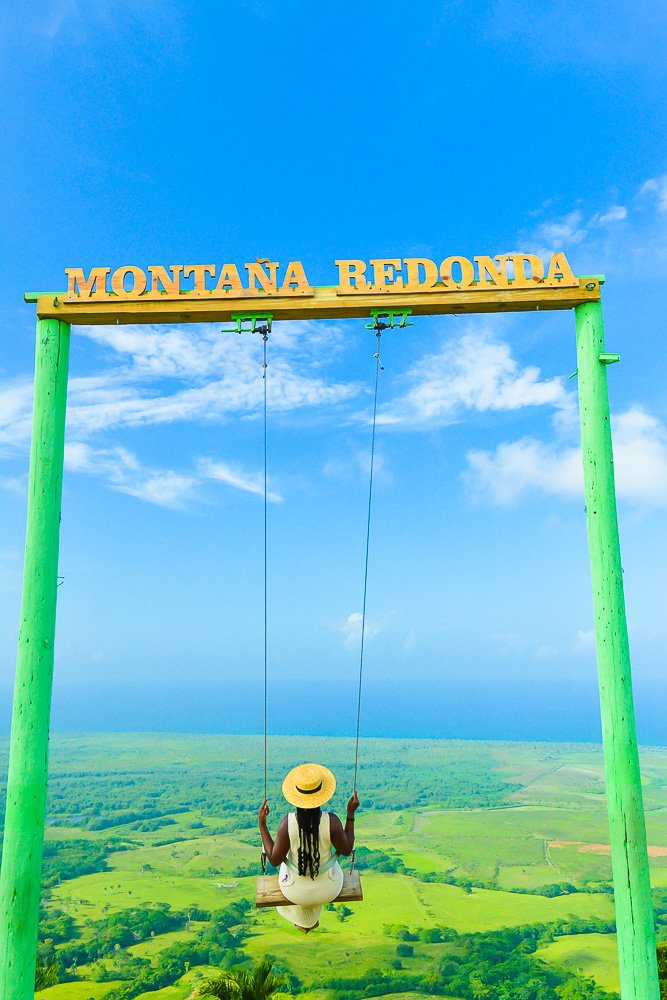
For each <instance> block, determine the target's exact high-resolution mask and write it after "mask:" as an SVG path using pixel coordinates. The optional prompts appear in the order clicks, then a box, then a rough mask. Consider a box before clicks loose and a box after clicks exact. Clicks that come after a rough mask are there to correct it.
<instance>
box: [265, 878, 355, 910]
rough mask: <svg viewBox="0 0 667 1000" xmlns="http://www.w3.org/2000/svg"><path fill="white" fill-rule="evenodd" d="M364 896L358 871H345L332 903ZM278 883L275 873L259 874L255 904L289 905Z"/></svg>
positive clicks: (344, 901)
mask: <svg viewBox="0 0 667 1000" xmlns="http://www.w3.org/2000/svg"><path fill="white" fill-rule="evenodd" d="M363 898H364V894H363V891H362V888H361V879H360V877H359V872H358V871H356V870H355V871H351V872H345V875H344V877H343V888H342V889H341V890H340V893H339V894H338V896H336V898H335V899H334V900H333V902H334V903H359V902H361V900H362V899H363ZM291 905H292V903H291V902H290V900H289V899H286V898H285V897H284V896H283V894H282V892H281V891H280V887H279V885H278V876H277V875H260V876H259V878H258V879H257V897H256V899H255V906H256V907H257V908H258V909H262V908H263V907H266V906H291Z"/></svg>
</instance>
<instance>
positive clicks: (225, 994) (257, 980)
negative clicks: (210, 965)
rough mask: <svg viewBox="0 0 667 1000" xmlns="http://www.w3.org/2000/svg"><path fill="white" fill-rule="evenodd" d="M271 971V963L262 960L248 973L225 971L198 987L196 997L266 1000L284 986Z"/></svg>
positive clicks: (219, 999)
mask: <svg viewBox="0 0 667 1000" xmlns="http://www.w3.org/2000/svg"><path fill="white" fill-rule="evenodd" d="M272 969H273V963H272V962H270V961H269V960H268V959H263V961H261V962H258V963H257V965H256V966H255V967H254V968H253V969H252V971H250V972H248V971H247V969H229V970H225V971H224V972H220V973H218V975H216V976H214V977H213V979H209V980H208V981H207V982H206V983H204V985H203V986H200V987H199V991H198V994H197V995H198V996H200V997H216V998H217V1000H266V998H267V997H270V996H271V995H272V994H273V993H275V992H276V991H277V990H279V989H280V988H281V987H282V986H283V985H284V984H283V981H282V978H281V977H280V976H276V975H274V973H273V971H272Z"/></svg>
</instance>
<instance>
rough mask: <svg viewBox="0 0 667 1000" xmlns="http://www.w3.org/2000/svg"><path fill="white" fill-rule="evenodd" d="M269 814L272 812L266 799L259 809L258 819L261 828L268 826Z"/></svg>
mask: <svg viewBox="0 0 667 1000" xmlns="http://www.w3.org/2000/svg"><path fill="white" fill-rule="evenodd" d="M269 812H270V810H269V807H268V804H267V801H266V799H264V801H263V802H262V804H261V806H260V807H259V812H258V813H257V818H258V820H259V825H260V826H266V820H267V818H268V815H269Z"/></svg>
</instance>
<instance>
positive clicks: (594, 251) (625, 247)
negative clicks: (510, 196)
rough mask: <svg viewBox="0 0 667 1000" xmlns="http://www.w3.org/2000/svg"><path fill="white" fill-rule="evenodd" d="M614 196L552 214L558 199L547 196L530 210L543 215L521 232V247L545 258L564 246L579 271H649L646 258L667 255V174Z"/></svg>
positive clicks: (629, 275) (630, 276)
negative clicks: (603, 205)
mask: <svg viewBox="0 0 667 1000" xmlns="http://www.w3.org/2000/svg"><path fill="white" fill-rule="evenodd" d="M618 196H619V195H618V192H614V200H613V202H612V203H611V204H609V205H608V206H607V207H606V208H598V209H597V210H595V211H592V212H586V211H585V210H584V209H583V208H582V207H581V206H579V205H578V206H576V207H572V208H570V209H569V210H567V211H563V212H561V213H560V214H558V215H554V214H553V213H554V207H555V204H556V199H553V198H552V199H548V200H547V201H545V202H544V203H543V204H542V206H541V207H540V209H539V210H538V211H536V212H534V213H531V214H532V215H533V216H534V217H535V218H537V219H541V221H539V222H537V223H536V224H535V226H534V227H532V228H531V229H527V230H524V231H523V232H521V233H520V234H519V237H518V241H517V242H518V244H519V247H520V249H521V250H523V251H525V252H530V253H536V254H538V255H539V256H540V257H542V258H543V259H546V258H548V257H549V256H550V255H551V254H552V253H554V252H555V251H557V250H565V251H566V252H567V253H568V255H569V257H570V263H571V264H572V266H573V268H574V270H575V273H579V274H591V273H592V274H599V273H600V272H602V271H605V272H607V273H608V274H609V275H614V278H615V280H616V281H618V280H620V279H625V280H626V281H628V280H635V278H636V275H637V273H638V272H639V271H641V272H642V274H643V273H644V271H645V268H646V263H647V261H650V262H651V264H652V266H655V263H656V260H657V259H660V260H664V259H665V257H667V233H666V231H665V225H664V213H665V212H667V174H661V175H660V176H657V177H650V178H649V179H648V180H646V181H644V182H643V183H642V184H641V185H640V186H639V188H638V190H637V191H636V192H634V193H633V196H632V197H630V194H629V193H628V197H627V199H624V200H625V204H624V203H621V202H620V201H619V200H618Z"/></svg>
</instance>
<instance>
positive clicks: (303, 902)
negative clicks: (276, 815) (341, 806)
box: [277, 812, 343, 927]
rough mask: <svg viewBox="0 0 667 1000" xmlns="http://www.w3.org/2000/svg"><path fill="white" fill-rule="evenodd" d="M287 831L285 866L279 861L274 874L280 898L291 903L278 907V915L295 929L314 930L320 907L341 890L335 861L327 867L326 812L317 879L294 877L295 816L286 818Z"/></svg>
mask: <svg viewBox="0 0 667 1000" xmlns="http://www.w3.org/2000/svg"><path fill="white" fill-rule="evenodd" d="M287 830H288V833H289V843H290V848H289V852H288V855H287V861H288V862H289V865H288V864H286V863H285V862H283V864H282V865H281V866H280V871H279V873H278V884H279V886H280V891H281V892H282V894H283V896H286V897H287V899H289V900H291V902H292V903H294V904H295V905H293V906H278V907H277V910H278V913H279V914H280V915H281V916H282V917H284V918H285V919H286V920H289V921H290V923H293V924H296V925H297V926H298V927H314V926H315V924H316V923H317V921H318V919H319V916H320V913H321V912H322V904H323V903H330V902H331V900H332V899H335V898H336V896H338V895H339V894H340V891H341V889H342V888H343V870H342V868H341V867H340V865H339V864H338V862H337V861H334V863H333V864H330V862H331V858H332V850H331V830H330V824H329V813H325V812H323V813H322V816H321V817H320V869H322V868H325V866H328V867H326V868H325V870H324V871H322V870H320V873H319V875H318V876H317V878H314V879H312V878H311V877H310V875H298V874H297V872H296V871H295V870H294V869H297V871H298V864H299V824H298V822H297V818H296V813H289V814H288V816H287Z"/></svg>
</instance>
